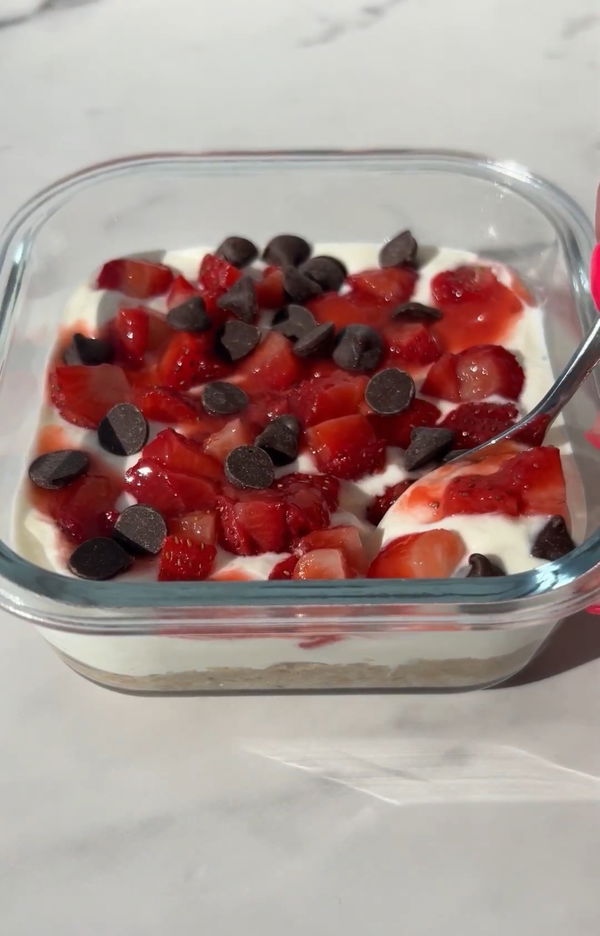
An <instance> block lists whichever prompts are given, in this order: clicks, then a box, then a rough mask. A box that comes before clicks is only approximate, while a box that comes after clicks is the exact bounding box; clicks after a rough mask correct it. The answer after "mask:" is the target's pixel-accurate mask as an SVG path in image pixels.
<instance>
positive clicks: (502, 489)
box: [441, 473, 519, 517]
mask: <svg viewBox="0 0 600 936" xmlns="http://www.w3.org/2000/svg"><path fill="white" fill-rule="evenodd" d="M441 510H442V516H444V517H451V516H453V515H454V514H481V513H501V514H505V515H506V516H507V517H518V515H519V498H518V497H517V496H516V495H515V494H513V493H512V492H511V491H509V490H507V486H506V484H505V483H504V480H503V478H502V477H501V476H500V475H499V473H496V474H491V475H478V474H464V475H459V477H457V478H452V479H451V480H450V481H449V482H448V486H447V487H446V490H445V491H444V493H443V495H442V502H441Z"/></svg>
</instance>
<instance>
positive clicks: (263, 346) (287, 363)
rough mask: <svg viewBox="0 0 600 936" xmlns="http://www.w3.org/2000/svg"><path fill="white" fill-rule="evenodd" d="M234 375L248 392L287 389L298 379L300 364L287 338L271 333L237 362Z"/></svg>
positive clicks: (300, 371) (300, 372) (300, 369)
mask: <svg viewBox="0 0 600 936" xmlns="http://www.w3.org/2000/svg"><path fill="white" fill-rule="evenodd" d="M237 373H238V376H239V377H240V386H242V387H243V388H244V390H247V391H248V392H249V393H257V392H264V391H265V390H287V389H288V388H289V387H291V386H292V385H293V384H295V383H297V381H298V380H300V379H301V376H302V365H301V363H300V361H299V359H298V358H297V357H296V356H295V355H294V353H293V351H292V346H291V344H290V342H289V341H288V340H287V338H284V336H283V335H280V334H279V333H278V332H275V331H272V332H270V333H269V334H268V335H267V336H266V337H265V338H264V339H263V340H262V342H261V343H260V344H259V345H258V347H257V348H256V349H255V350H254V351H252V353H251V354H249V355H248V356H247V357H245V358H244V359H243V360H242V361H241V362H240V365H239V367H238V370H237Z"/></svg>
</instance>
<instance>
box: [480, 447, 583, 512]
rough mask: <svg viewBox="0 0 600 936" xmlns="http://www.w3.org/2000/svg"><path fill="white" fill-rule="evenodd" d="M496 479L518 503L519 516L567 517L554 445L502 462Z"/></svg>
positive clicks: (557, 456)
mask: <svg viewBox="0 0 600 936" xmlns="http://www.w3.org/2000/svg"><path fill="white" fill-rule="evenodd" d="M497 477H498V478H499V480H500V481H501V483H503V484H504V485H505V487H506V488H507V490H510V491H511V492H513V494H514V495H515V496H516V497H518V500H519V510H520V513H521V514H526V515H531V514H550V515H554V514H560V515H561V516H563V517H565V519H567V518H568V511H567V498H566V491H565V479H564V475H563V470H562V464H561V460H560V452H559V451H558V449H557V448H554V446H551V445H546V446H543V447H541V448H533V449H529V450H528V451H526V452H520V453H519V454H518V455H515V456H514V458H511V459H509V460H508V461H506V462H504V464H503V465H502V467H501V469H500V471H499V472H498V475H497Z"/></svg>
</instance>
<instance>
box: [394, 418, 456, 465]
mask: <svg viewBox="0 0 600 936" xmlns="http://www.w3.org/2000/svg"><path fill="white" fill-rule="evenodd" d="M453 442H454V433H453V431H452V429H441V428H439V429H438V428H436V427H433V428H430V427H429V426H417V427H415V428H414V429H413V430H412V432H411V434H410V445H409V446H408V448H407V449H406V451H405V453H404V466H405V467H406V468H408V470H409V471H412V470H413V469H414V468H422V467H423V465H427V464H428V463H429V462H432V461H440V460H441V459H442V458H443V457H444V455H445V454H446V452H448V451H449V450H450V449H451V448H452V443H453Z"/></svg>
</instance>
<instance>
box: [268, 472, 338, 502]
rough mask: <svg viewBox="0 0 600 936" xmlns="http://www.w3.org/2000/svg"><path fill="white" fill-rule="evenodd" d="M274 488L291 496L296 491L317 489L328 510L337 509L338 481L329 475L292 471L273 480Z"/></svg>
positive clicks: (296, 492)
mask: <svg viewBox="0 0 600 936" xmlns="http://www.w3.org/2000/svg"><path fill="white" fill-rule="evenodd" d="M275 489H276V490H278V491H282V492H283V493H284V494H285V495H286V496H288V497H293V496H295V495H296V494H298V492H300V491H304V490H306V489H309V490H311V491H318V492H319V494H320V495H321V497H322V498H323V500H324V502H325V504H326V505H327V507H328V508H329V510H337V507H338V497H339V492H340V482H339V481H338V479H337V478H332V477H331V476H330V475H326V474H322V475H313V474H298V473H297V472H292V473H290V474H287V475H284V476H283V478H279V480H278V481H276V482H275Z"/></svg>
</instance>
